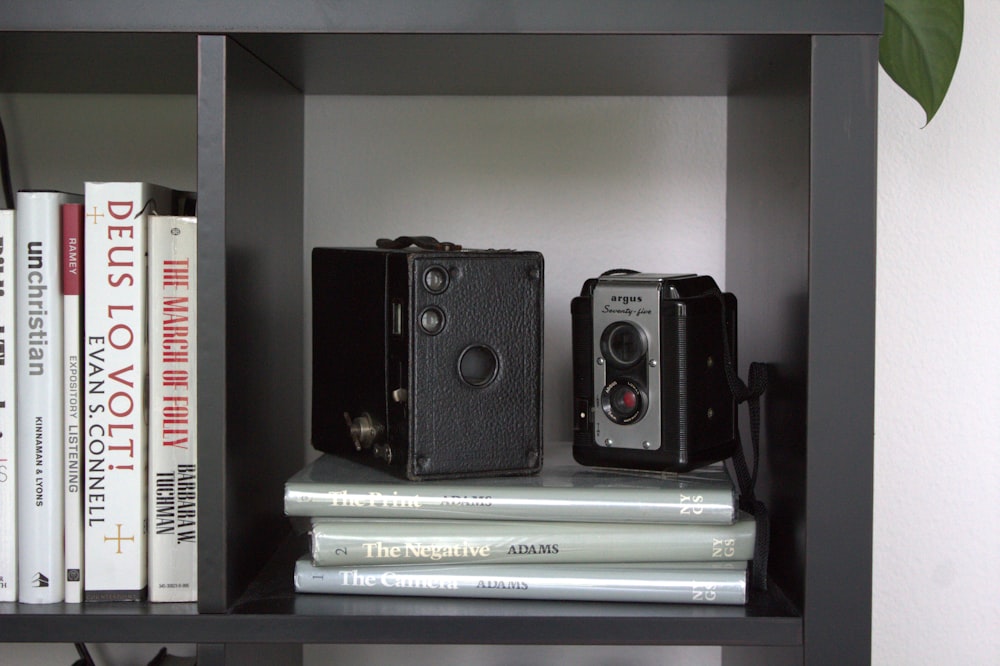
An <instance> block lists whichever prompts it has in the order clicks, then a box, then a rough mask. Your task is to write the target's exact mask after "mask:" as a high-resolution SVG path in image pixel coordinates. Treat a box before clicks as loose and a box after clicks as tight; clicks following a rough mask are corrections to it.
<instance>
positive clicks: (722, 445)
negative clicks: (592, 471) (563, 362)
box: [571, 273, 738, 472]
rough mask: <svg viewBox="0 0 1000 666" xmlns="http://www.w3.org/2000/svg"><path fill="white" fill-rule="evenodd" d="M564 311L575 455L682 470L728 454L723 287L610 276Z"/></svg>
mask: <svg viewBox="0 0 1000 666" xmlns="http://www.w3.org/2000/svg"><path fill="white" fill-rule="evenodd" d="M571 310H572V319H573V321H572V324H573V393H574V417H573V418H574V421H573V457H574V458H575V459H576V460H577V462H579V463H581V464H584V465H594V466H607V467H626V468H633V469H648V470H659V471H670V472H684V471H688V470H691V469H694V468H696V467H700V466H703V465H707V464H709V463H712V462H716V461H718V460H723V459H725V458H728V457H729V456H730V455H732V453H733V450H734V448H735V446H736V445H737V442H738V438H737V427H738V421H737V412H736V407H737V405H736V401H735V399H734V398H733V394H732V391H731V390H730V387H729V384H728V381H727V377H726V363H729V364H730V367H731V368H733V367H735V364H736V298H735V297H734V296H733V295H732V294H729V293H723V292H722V291H720V290H719V288H718V286H717V285H716V283H715V281H714V280H713V279H712V278H711V277H709V276H704V275H693V274H686V275H660V274H652V273H610V274H606V275H604V276H602V277H600V278H593V279H589V280H587V281H586V282H585V283H584V286H583V289H582V291H581V295H580V296H579V297H577V298H574V299H573V301H572V304H571ZM727 347H728V349H727Z"/></svg>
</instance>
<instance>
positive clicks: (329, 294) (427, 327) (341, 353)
mask: <svg viewBox="0 0 1000 666" xmlns="http://www.w3.org/2000/svg"><path fill="white" fill-rule="evenodd" d="M437 247H439V248H441V249H431V250H427V249H417V248H411V247H406V248H401V249H382V248H370V249H338V248H316V249H314V250H313V254H312V290H313V402H312V442H313V446H314V447H315V448H317V449H319V450H321V451H328V452H332V453H337V454H343V455H349V456H355V457H358V458H360V459H363V460H367V461H369V462H371V463H373V464H376V465H382V466H388V468H390V469H391V470H393V471H395V472H396V473H398V474H399V475H402V476H405V477H406V478H409V479H412V480H420V479H435V478H457V477H466V476H499V475H517V474H531V473H534V472H537V471H538V470H539V469H540V468H541V464H542V435H541V433H542V403H541V395H542V312H543V259H542V255H541V254H539V253H537V252H518V251H512V250H460V249H454V246H451V245H449V244H440V245H439V246H437Z"/></svg>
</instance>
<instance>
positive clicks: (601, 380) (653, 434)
mask: <svg viewBox="0 0 1000 666" xmlns="http://www.w3.org/2000/svg"><path fill="white" fill-rule="evenodd" d="M628 277H629V276H627V275H623V276H608V277H604V278H601V279H599V280H598V282H597V285H596V286H595V287H594V291H593V296H592V313H593V323H592V326H593V337H592V339H593V340H594V341H600V340H602V339H603V336H604V332H605V331H606V330H607V329H608V328H609V327H611V326H614V325H615V324H617V323H619V322H625V323H629V324H631V325H633V326H635V327H636V328H637V329H638V330H639V331H640V332H641V333H642V335H644V336H645V338H646V353H645V355H644V356H643V357H642V358H640V359H639V361H638V362H637V363H635V364H633V366H629V368H632V367H635V366H638V365H639V364H640V363H642V364H644V366H645V367H644V369H643V371H644V373H645V382H643V383H645V395H642V394H641V393H640V396H641V398H642V399H643V401H644V403H645V404H644V405H643V406H642V408H641V410H640V415H639V416H638V417H637V418H635V419H632V420H631V421H630V422H628V423H616V422H615V421H614V420H613V419H612V418H610V417H609V416H608V414H606V413H605V411H604V409H603V408H602V407H601V404H602V396H603V394H604V392H605V387H607V386H608V384H609V383H611V382H612V381H615V380H616V379H620V378H622V377H625V376H627V375H626V374H625V373H624V371H623V370H620V369H618V368H616V367H615V366H614V365H613V364H610V363H608V359H607V358H605V355H604V353H603V352H602V351H601V350H600V345H599V344H598V345H595V350H594V351H595V352H596V357H595V358H594V361H593V363H594V373H593V377H594V381H593V393H592V396H593V403H592V404H593V405H595V407H596V408H595V409H594V410H593V422H594V443H595V444H597V445H598V446H604V447H608V448H622V449H639V450H646V451H655V450H658V449H659V448H660V447H661V446H662V441H661V440H662V430H661V413H660V410H659V409H648V406H649V405H659V404H660V358H661V356H660V282H661V280H659V279H656V278H654V279H652V280H651V279H649V276H646V279H645V280H635V279H632V280H629V279H627V278H628ZM640 388H641V387H640Z"/></svg>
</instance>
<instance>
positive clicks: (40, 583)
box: [15, 192, 79, 603]
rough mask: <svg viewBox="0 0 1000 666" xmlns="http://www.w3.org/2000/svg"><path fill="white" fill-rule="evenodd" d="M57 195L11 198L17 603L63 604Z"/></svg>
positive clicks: (62, 197) (65, 199) (61, 197)
mask: <svg viewBox="0 0 1000 666" xmlns="http://www.w3.org/2000/svg"><path fill="white" fill-rule="evenodd" d="M78 201H79V198H78V197H74V196H72V195H67V194H63V193H59V192H19V193H18V194H17V226H16V229H15V233H16V235H17V258H16V260H15V261H16V264H17V276H16V280H17V283H18V285H19V287H20V288H19V289H18V290H17V305H16V312H15V317H16V322H15V328H16V331H17V336H16V341H15V345H16V349H17V378H16V381H17V398H18V400H17V422H18V425H19V427H18V432H17V446H18V452H17V478H18V514H17V521H18V532H17V539H18V585H17V588H18V601H21V602H23V603H55V602H59V601H62V600H63V598H64V592H65V585H64V583H63V578H64V571H63V562H64V556H65V554H64V551H63V525H64V501H65V500H64V493H63V473H64V472H63V456H64V454H63V449H64V447H63V432H64V430H63V409H62V395H63V365H62V344H63V320H62V295H61V293H60V287H59V283H60V272H61V261H60V254H61V246H62V234H61V232H60V220H61V214H60V206H61V205H62V204H64V203H74V202H78Z"/></svg>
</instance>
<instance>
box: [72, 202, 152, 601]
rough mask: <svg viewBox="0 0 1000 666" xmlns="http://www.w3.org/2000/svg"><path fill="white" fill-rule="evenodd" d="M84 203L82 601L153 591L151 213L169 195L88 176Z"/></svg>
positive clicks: (131, 597) (143, 595)
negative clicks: (149, 533)
mask: <svg viewBox="0 0 1000 666" xmlns="http://www.w3.org/2000/svg"><path fill="white" fill-rule="evenodd" d="M85 188H86V189H85V204H84V205H85V208H84V228H85V231H84V245H83V247H84V265H85V266H86V267H87V271H86V273H85V274H84V294H85V298H84V308H83V309H84V353H85V355H86V358H85V364H86V366H85V367H86V373H85V374H86V388H85V390H86V393H85V395H84V403H85V405H86V411H85V414H84V428H85V440H86V441H85V446H86V450H85V454H84V455H85V476H86V483H87V488H86V491H85V494H84V515H85V518H86V522H85V524H84V561H85V562H86V568H87V570H86V575H85V577H84V600H87V601H114V600H140V599H145V598H146V580H147V568H146V552H147V537H146V527H147V525H146V519H147V515H146V502H147V497H146V487H147V486H146V482H147V474H148V470H147V461H146V457H147V448H146V447H147V427H148V424H147V419H146V413H145V412H146V406H147V405H148V403H147V398H148V392H147V384H148V365H147V355H146V342H147V340H146V336H147V322H146V316H147V308H146V298H147V272H146V269H147V265H146V233H147V228H146V225H147V217H148V213H149V212H150V211H151V210H154V209H155V210H158V211H161V212H162V211H167V212H169V211H170V210H171V208H170V193H169V191H168V190H166V189H165V188H160V187H156V186H152V185H149V184H146V183H91V182H88V183H87V184H86V186H85Z"/></svg>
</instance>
